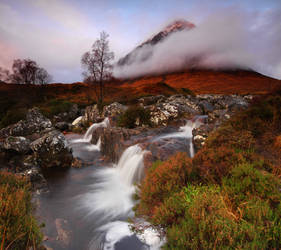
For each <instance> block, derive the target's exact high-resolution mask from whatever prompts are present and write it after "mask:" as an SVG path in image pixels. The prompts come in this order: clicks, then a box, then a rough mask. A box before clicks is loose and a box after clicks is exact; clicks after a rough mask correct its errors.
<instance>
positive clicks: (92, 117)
mask: <svg viewBox="0 0 281 250" xmlns="http://www.w3.org/2000/svg"><path fill="white" fill-rule="evenodd" d="M126 109H127V107H126V106H125V105H122V104H120V103H118V102H114V103H111V104H110V105H107V106H104V107H103V111H102V112H99V110H98V106H97V105H96V104H95V105H93V106H88V107H86V110H85V115H84V116H83V117H82V120H81V123H83V124H88V123H97V122H101V121H102V120H103V119H104V118H105V117H108V118H110V120H111V121H112V122H113V123H115V122H116V121H117V118H118V116H119V115H121V114H122V113H124V112H125V111H126Z"/></svg>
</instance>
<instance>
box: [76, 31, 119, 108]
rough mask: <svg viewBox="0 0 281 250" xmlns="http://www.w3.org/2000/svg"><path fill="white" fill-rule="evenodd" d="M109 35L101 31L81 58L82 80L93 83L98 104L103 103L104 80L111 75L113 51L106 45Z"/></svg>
mask: <svg viewBox="0 0 281 250" xmlns="http://www.w3.org/2000/svg"><path fill="white" fill-rule="evenodd" d="M108 37H109V35H108V34H107V33H106V32H104V31H102V32H101V33H100V38H99V39H97V40H96V41H95V42H94V44H93V45H92V49H91V50H90V51H88V52H86V53H85V54H84V55H83V56H82V58H81V63H82V66H83V67H84V68H85V69H86V70H85V72H83V76H84V81H85V82H90V83H92V84H94V85H95V93H96V97H97V101H98V104H100V105H101V104H102V103H103V98H104V82H105V81H107V80H109V79H110V78H111V76H112V69H113V65H112V63H111V61H112V60H113V59H114V53H113V52H110V50H109V45H108V43H109V42H108Z"/></svg>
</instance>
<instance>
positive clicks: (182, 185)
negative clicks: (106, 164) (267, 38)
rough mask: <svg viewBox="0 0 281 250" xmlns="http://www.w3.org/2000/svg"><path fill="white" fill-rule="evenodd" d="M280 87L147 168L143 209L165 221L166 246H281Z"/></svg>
mask: <svg viewBox="0 0 281 250" xmlns="http://www.w3.org/2000/svg"><path fill="white" fill-rule="evenodd" d="M280 100H281V99H280V92H278V91H277V92H275V93H273V94H271V95H268V96H264V97H263V98H259V99H256V100H254V102H253V104H252V105H251V106H250V107H249V109H248V110H246V111H241V112H240V113H238V114H236V115H235V116H234V117H232V118H231V119H230V120H229V121H227V122H225V123H224V124H223V125H222V126H221V127H220V128H219V129H218V130H217V131H215V132H213V133H212V134H211V135H210V136H209V138H208V139H207V141H206V143H205V145H204V147H203V148H202V149H201V150H200V151H199V152H197V154H196V155H195V157H194V158H193V159H190V158H188V156H187V155H185V154H184V153H179V154H177V155H175V156H172V157H171V158H170V159H169V160H167V161H165V162H157V163H155V164H154V165H153V166H152V167H151V168H150V169H148V170H147V173H146V176H145V178H144V180H143V182H142V184H141V185H140V192H139V193H138V197H139V203H138V204H137V205H136V207H135V211H136V215H137V216H141V217H144V218H145V219H147V220H149V221H150V222H151V223H152V224H153V225H155V226H161V227H163V228H165V231H166V237H167V243H166V245H165V247H164V248H165V249H279V248H280V247H281V193H280V188H281V170H280V166H281V165H280V155H281V151H280V147H279V146H280V135H281V127H280V124H281V114H280V113H281V110H280V106H281V102H280Z"/></svg>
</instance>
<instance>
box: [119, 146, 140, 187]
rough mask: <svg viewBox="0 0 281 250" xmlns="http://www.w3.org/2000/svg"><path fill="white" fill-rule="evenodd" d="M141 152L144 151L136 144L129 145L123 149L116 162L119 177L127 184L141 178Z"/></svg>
mask: <svg viewBox="0 0 281 250" xmlns="http://www.w3.org/2000/svg"><path fill="white" fill-rule="evenodd" d="M143 154H144V151H143V150H142V149H141V148H140V147H139V146H138V145H134V146H131V147H129V148H127V149H126V150H125V151H124V153H123V154H122V156H121V158H120V160H119V162H118V164H117V170H118V172H119V174H120V178H121V179H122V180H123V182H124V183H126V184H127V185H128V186H131V185H132V184H133V183H134V182H139V181H140V179H141V174H142V170H143Z"/></svg>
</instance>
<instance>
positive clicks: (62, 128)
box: [55, 122, 71, 131]
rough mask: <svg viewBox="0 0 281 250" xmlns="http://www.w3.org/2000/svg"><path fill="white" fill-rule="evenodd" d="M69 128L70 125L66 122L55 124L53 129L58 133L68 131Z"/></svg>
mask: <svg viewBox="0 0 281 250" xmlns="http://www.w3.org/2000/svg"><path fill="white" fill-rule="evenodd" d="M70 127H71V124H69V123H67V122H57V123H56V124H55V128H56V129H58V130H60V131H66V130H69V129H70Z"/></svg>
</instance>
